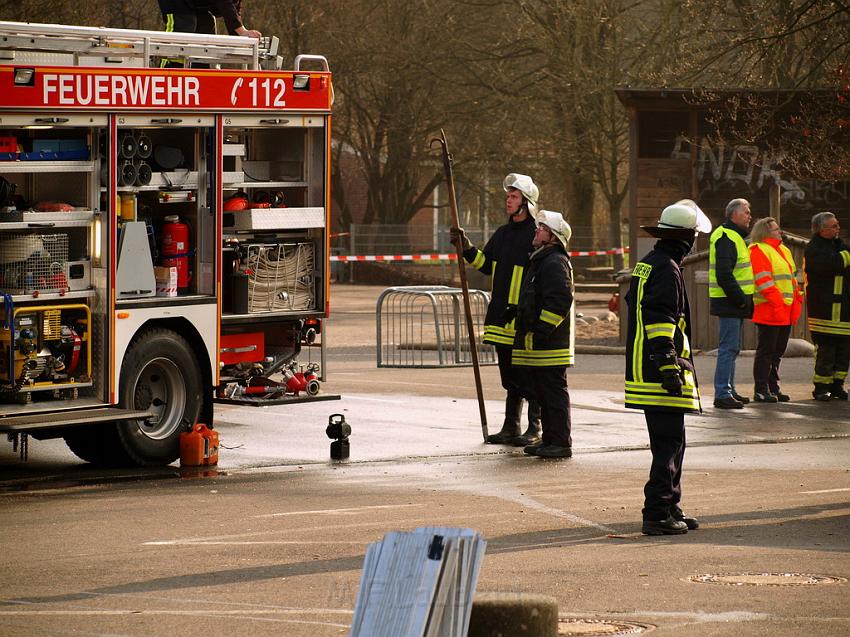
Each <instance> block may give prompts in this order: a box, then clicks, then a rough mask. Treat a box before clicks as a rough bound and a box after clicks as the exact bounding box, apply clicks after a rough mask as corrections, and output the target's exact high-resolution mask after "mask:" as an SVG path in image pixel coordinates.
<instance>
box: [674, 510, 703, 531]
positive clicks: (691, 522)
mask: <svg viewBox="0 0 850 637" xmlns="http://www.w3.org/2000/svg"><path fill="white" fill-rule="evenodd" d="M670 517H672V518H673V519H674V520H678V521H679V522H684V523H685V526H687V527H688V530H689V531H694V530H696V529H698V528H699V520H697V519H696V518H694V517H691V516H690V515H688V514H687V513H685V512H684V511H682V509H681V508H680V507H679V505H678V504H674V505H673V506H672V507H670Z"/></svg>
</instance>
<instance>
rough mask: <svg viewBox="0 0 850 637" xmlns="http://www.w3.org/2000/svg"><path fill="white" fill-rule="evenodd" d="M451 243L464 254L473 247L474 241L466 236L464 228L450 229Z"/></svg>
mask: <svg viewBox="0 0 850 637" xmlns="http://www.w3.org/2000/svg"><path fill="white" fill-rule="evenodd" d="M449 242H450V243H451V244H452V245H453V246H454V247H456V248H460V249H461V250H463V251H464V252H466V251H467V250H469V249H470V248H471V247H472V241H470V240H469V237H467V236H466V233H465V232H464V231H463V228H454V227H452V228H449Z"/></svg>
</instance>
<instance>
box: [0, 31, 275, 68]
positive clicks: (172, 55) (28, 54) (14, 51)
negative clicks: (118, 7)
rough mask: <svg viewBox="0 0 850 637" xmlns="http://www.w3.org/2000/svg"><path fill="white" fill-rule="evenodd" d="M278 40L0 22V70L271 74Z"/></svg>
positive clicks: (273, 37)
mask: <svg viewBox="0 0 850 637" xmlns="http://www.w3.org/2000/svg"><path fill="white" fill-rule="evenodd" d="M278 44H279V41H278V38H277V37H275V36H272V37H270V38H263V39H262V40H261V41H260V40H257V39H255V38H249V37H242V36H237V35H207V34H202V33H174V32H166V31H143V30H135V29H112V28H107V27H81V26H68V25H63V24H37V23H30V22H3V21H0V64H7V63H14V64H42V65H57V66H133V67H156V66H159V61H160V60H161V59H162V58H168V59H170V60H178V59H179V60H181V61H182V62H183V63H184V64H185V65H187V66H188V65H189V64H190V63H191V62H199V63H204V64H209V65H222V66H224V67H227V68H243V69H251V70H259V69H268V70H276V69H279V68H280V67H281V57H280V56H278V55H277V49H278Z"/></svg>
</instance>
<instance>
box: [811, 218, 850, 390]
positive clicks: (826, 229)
mask: <svg viewBox="0 0 850 637" xmlns="http://www.w3.org/2000/svg"><path fill="white" fill-rule="evenodd" d="M812 232H813V233H814V234H813V235H812V238H811V240H810V241H809V245H807V246H806V251H805V253H804V255H805V256H804V260H803V269H804V271H805V276H806V302H807V304H808V316H809V319H808V320H809V331H810V332H811V333H812V340H813V341H814V342H815V345H816V346H817V350H816V355H815V375H814V379H813V382H814V385H815V389H814V391H813V392H812V395H813V396H814V398H815V400H830V399H832V398H836V399H839V400H847V391H846V390H845V389H844V379H845V378H846V377H847V367H848V365H850V246H848V245H847V244H846V243H844V242H843V241H842V240H841V239H839V238H838V233H839V232H840V228H839V224H838V219H836V218H835V215H834V214H832V213H831V212H819V213H817V214H816V215H815V216H813V217H812Z"/></svg>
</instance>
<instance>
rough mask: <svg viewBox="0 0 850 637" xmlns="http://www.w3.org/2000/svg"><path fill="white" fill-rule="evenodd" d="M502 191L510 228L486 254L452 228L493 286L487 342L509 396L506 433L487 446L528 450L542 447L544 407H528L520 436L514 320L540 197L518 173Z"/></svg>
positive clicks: (531, 404)
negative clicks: (513, 357) (513, 365)
mask: <svg viewBox="0 0 850 637" xmlns="http://www.w3.org/2000/svg"><path fill="white" fill-rule="evenodd" d="M502 187H503V188H504V190H505V211H506V212H507V215H508V222H507V223H506V224H504V225H503V226H500V227H499V228H497V229H496V231H495V232H494V233H493V236H492V237H490V240H489V241H488V242H487V244H486V245H485V246H484V249H483V250H479V249H478V248H476V247H475V246H473V245H472V242H471V241H470V240H469V238H468V237H467V236H466V233H464V231H463V228H451V230H450V241H451V242H452V244H453V245H454V246H455V247H460V248H462V249H463V258H464V260H465V261H466V262H467V263H469V264H471V265H472V267H474V268H475V269H477V270H478V271H479V272H481V273H482V274H486V275H488V276H490V277H491V281H492V284H491V292H490V294H491V296H490V305H489V306H488V307H487V315H486V317H485V318H484V342H485V343H490V344H491V345H494V346H495V347H496V357H497V359H498V362H499V376H500V378H501V381H502V387H504V388H505V391H506V392H507V396H506V398H505V420H504V423H503V424H502V429H501V431H499V432H498V433H495V434H491V435H489V436H487V442H488V443H489V444H494V445H514V446H517V447H526V446H528V445H533V444H537V443H538V442H540V433H541V425H540V405H539V404H538V403H537V402H536V401H534V400H530V401H529V403H528V429H527V430H526V431H525V433H523V434H522V435H520V432H521V421H522V402H523V398H522V393H521V381H520V379H519V375H518V372H517V370H515V369H512V368H511V347H512V346H513V343H514V336H515V334H516V329H515V326H514V319H515V317H516V308H517V303H519V290H520V284H521V283H522V275H523V271H524V270H525V268H526V266H528V255H529V253H530V252H531V249H532V248H531V242H532V240H533V239H534V233H535V231H536V227H535V222H534V214H535V212H536V209H537V199H538V197H539V196H540V191H539V190H538V188H537V186H536V185H535V183H534V181H533V180H532V179H531V177H529V176H528V175H521V174H519V173H510V174H509V175H508V176H507V177H505V179H504V182H503V183H502Z"/></svg>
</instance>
